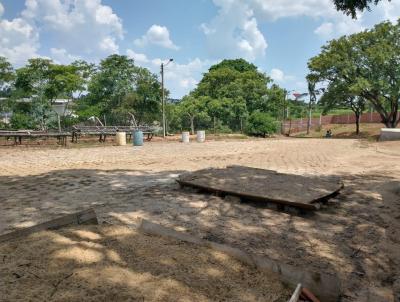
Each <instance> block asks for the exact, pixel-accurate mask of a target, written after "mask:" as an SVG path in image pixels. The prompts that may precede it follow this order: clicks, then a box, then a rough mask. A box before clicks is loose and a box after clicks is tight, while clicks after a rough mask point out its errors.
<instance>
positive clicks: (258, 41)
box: [200, 0, 268, 61]
mask: <svg viewBox="0 0 400 302" xmlns="http://www.w3.org/2000/svg"><path fill="white" fill-rule="evenodd" d="M214 3H215V4H216V5H217V6H219V11H218V15H217V16H216V17H215V18H214V19H213V20H212V21H211V22H210V23H208V24H202V25H201V26H200V27H201V29H202V30H203V32H204V34H205V35H206V38H207V44H208V51H209V53H210V55H211V56H212V57H214V58H219V57H225V58H226V57H230V58H234V57H243V58H245V59H247V60H250V61H254V60H255V59H256V58H259V57H263V56H264V55H265V50H266V48H267V46H268V45H267V42H266V40H265V38H264V36H263V34H262V33H261V31H260V30H259V28H258V24H257V20H256V18H255V16H254V13H253V10H252V9H251V8H250V7H249V6H248V5H247V4H246V3H244V2H243V1H236V0H214Z"/></svg>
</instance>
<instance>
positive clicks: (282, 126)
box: [281, 89, 294, 134]
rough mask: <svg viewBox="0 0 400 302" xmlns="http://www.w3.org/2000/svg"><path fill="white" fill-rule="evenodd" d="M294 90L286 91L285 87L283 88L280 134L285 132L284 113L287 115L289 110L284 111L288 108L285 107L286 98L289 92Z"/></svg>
mask: <svg viewBox="0 0 400 302" xmlns="http://www.w3.org/2000/svg"><path fill="white" fill-rule="evenodd" d="M293 91H294V90H290V91H287V90H286V89H285V90H284V92H285V95H284V97H283V108H282V109H283V110H282V123H281V134H285V113H287V115H289V112H288V111H287V112H285V111H286V110H289V108H287V109H286V99H287V97H288V96H289V94H291V93H292V92H293Z"/></svg>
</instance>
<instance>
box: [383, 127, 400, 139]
mask: <svg viewBox="0 0 400 302" xmlns="http://www.w3.org/2000/svg"><path fill="white" fill-rule="evenodd" d="M379 140H380V141H396V140H400V129H399V128H382V129H381V135H380V136H379Z"/></svg>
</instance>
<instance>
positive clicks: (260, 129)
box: [246, 111, 278, 137]
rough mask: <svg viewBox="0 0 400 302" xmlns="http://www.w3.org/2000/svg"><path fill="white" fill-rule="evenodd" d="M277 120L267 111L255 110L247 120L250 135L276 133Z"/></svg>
mask: <svg viewBox="0 0 400 302" xmlns="http://www.w3.org/2000/svg"><path fill="white" fill-rule="evenodd" d="M277 130H278V126H277V121H276V120H275V119H274V118H273V117H271V116H270V115H268V114H267V113H264V112H260V111H254V112H253V113H252V114H251V115H250V117H249V120H248V122H247V126H246V132H247V133H248V134H250V135H255V136H262V137H266V136H267V135H271V134H274V133H276V131H277Z"/></svg>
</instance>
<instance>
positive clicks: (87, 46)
mask: <svg viewBox="0 0 400 302" xmlns="http://www.w3.org/2000/svg"><path fill="white" fill-rule="evenodd" d="M25 5H26V8H25V10H24V11H23V12H22V14H21V15H22V17H23V18H24V19H25V20H26V21H27V22H29V23H30V24H31V25H32V26H34V27H35V28H37V30H38V31H40V32H45V33H46V34H47V35H49V36H50V38H51V41H52V42H54V44H57V47H58V48H62V49H65V50H66V51H67V52H68V53H72V54H76V53H79V54H85V55H87V56H91V57H101V56H104V55H108V54H111V53H117V52H118V43H117V42H118V40H121V39H123V26H122V20H121V19H120V18H119V17H118V16H117V15H116V14H115V13H114V12H113V10H112V9H111V7H109V6H106V5H103V4H102V3H101V0H26V3H25Z"/></svg>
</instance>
